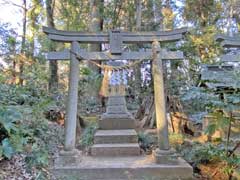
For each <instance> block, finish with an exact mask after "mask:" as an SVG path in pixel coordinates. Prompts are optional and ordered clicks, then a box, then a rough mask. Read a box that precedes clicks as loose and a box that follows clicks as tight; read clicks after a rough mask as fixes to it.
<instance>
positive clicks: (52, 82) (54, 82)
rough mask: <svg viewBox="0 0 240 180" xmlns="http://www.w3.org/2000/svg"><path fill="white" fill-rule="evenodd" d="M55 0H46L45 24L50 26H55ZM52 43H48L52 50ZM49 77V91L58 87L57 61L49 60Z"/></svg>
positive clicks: (53, 46) (53, 48)
mask: <svg viewBox="0 0 240 180" xmlns="http://www.w3.org/2000/svg"><path fill="white" fill-rule="evenodd" d="M54 5H55V0H46V12H47V25H48V27H50V28H55V24H54V18H53V11H54ZM54 50H55V45H54V43H51V44H50V48H49V51H54ZM49 69H50V78H49V81H48V85H49V91H50V92H54V91H56V90H57V88H58V63H57V61H50V62H49Z"/></svg>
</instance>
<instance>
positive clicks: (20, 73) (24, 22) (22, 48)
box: [19, 0, 27, 85]
mask: <svg viewBox="0 0 240 180" xmlns="http://www.w3.org/2000/svg"><path fill="white" fill-rule="evenodd" d="M22 23H23V26H22V28H23V29H22V42H21V55H22V56H25V54H26V28H27V2H26V0H23V19H22ZM23 68H24V60H23V59H22V58H20V62H19V84H20V85H23Z"/></svg>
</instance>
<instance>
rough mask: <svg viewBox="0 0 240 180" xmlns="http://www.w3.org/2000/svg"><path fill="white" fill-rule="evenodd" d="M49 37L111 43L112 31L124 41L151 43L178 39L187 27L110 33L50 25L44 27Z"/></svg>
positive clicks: (66, 40)
mask: <svg viewBox="0 0 240 180" xmlns="http://www.w3.org/2000/svg"><path fill="white" fill-rule="evenodd" d="M43 32H44V33H46V34H47V35H48V37H49V39H51V40H53V41H60V42H72V41H78V42H82V43H109V42H110V38H111V33H115V34H118V36H120V37H121V38H122V42H123V43H141V42H142V43H151V42H153V41H160V42H163V41H167V42H168V41H170V42H171V41H178V40H180V39H182V35H183V34H185V33H186V32H187V28H180V29H175V30H172V31H156V32H155V31H153V32H122V31H116V30H113V31H111V32H110V33H104V32H97V33H93V32H76V31H62V30H56V29H53V28H49V27H43Z"/></svg>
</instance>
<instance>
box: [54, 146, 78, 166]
mask: <svg viewBox="0 0 240 180" xmlns="http://www.w3.org/2000/svg"><path fill="white" fill-rule="evenodd" d="M80 162H81V153H80V151H78V150H77V149H74V150H72V151H61V152H60V153H59V156H58V157H57V158H56V159H55V164H58V165H59V166H65V164H69V165H70V164H71V165H76V164H79V163H80Z"/></svg>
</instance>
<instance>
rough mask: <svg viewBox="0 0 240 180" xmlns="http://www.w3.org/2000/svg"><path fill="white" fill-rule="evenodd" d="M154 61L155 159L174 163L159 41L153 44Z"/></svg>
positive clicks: (159, 162) (157, 161)
mask: <svg viewBox="0 0 240 180" xmlns="http://www.w3.org/2000/svg"><path fill="white" fill-rule="evenodd" d="M152 52H153V61H152V74H153V85H154V103H155V111H156V124H157V137H158V149H157V150H156V151H155V152H154V158H155V161H156V163H158V164H168V163H174V162H175V161H174V159H176V156H175V151H174V150H173V149H170V146H169V137H168V120H167V112H166V103H165V95H164V79H163V67H162V59H161V54H160V52H161V48H160V43H159V42H158V41H154V42H153V43H152Z"/></svg>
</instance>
